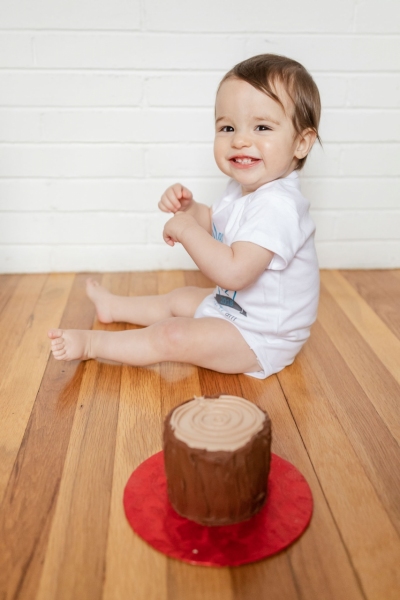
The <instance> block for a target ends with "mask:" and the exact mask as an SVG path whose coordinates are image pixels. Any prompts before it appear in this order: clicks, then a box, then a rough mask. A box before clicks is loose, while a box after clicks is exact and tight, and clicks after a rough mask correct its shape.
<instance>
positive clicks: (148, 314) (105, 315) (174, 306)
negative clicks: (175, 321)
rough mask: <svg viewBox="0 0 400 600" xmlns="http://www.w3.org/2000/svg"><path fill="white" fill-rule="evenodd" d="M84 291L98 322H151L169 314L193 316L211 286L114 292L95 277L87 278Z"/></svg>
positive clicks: (137, 323)
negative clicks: (163, 291) (162, 291)
mask: <svg viewBox="0 0 400 600" xmlns="http://www.w3.org/2000/svg"><path fill="white" fill-rule="evenodd" d="M86 291H87V295H88V296H89V298H90V299H91V300H92V302H93V303H94V304H95V306H96V311H97V318H98V319H99V321H101V323H113V322H123V323H134V324H135V325H152V324H153V323H157V322H158V321H162V320H164V319H168V318H169V317H193V315H194V313H195V311H196V308H197V307H198V306H199V304H200V303H201V302H202V301H203V299H204V298H205V297H206V296H208V294H211V292H212V289H206V288H197V287H183V288H178V289H176V290H173V291H172V292H170V293H169V294H163V295H160V296H116V295H115V294H111V292H109V291H108V290H106V288H104V287H103V286H101V285H100V284H99V283H98V282H97V281H95V280H94V279H88V280H87V283H86Z"/></svg>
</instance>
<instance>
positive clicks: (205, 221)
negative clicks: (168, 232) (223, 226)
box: [158, 183, 211, 233]
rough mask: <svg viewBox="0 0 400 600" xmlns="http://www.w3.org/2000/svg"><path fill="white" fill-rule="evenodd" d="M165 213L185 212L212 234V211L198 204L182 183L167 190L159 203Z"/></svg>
mask: <svg viewBox="0 0 400 600" xmlns="http://www.w3.org/2000/svg"><path fill="white" fill-rule="evenodd" d="M158 207H159V209H160V210H162V211H163V212H172V213H176V212H178V211H183V212H185V213H187V214H189V215H191V216H192V217H194V219H195V220H196V221H197V223H198V224H199V225H200V226H201V227H203V229H205V230H206V231H208V233H211V209H210V207H208V206H206V205H205V204H201V203H200V202H196V200H194V199H193V195H192V192H191V191H190V190H188V189H187V188H186V187H184V186H183V185H181V184H180V183H175V184H174V185H171V186H170V187H169V188H168V189H166V190H165V192H164V193H163V195H162V196H161V200H160V202H159V203H158Z"/></svg>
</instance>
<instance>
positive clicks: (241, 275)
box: [164, 212, 274, 290]
mask: <svg viewBox="0 0 400 600" xmlns="http://www.w3.org/2000/svg"><path fill="white" fill-rule="evenodd" d="M164 240H165V241H166V242H167V244H169V245H170V246H173V245H174V243H175V242H180V243H181V244H182V246H184V248H185V250H186V251H187V252H188V254H189V255H190V256H191V257H192V259H193V260H194V262H195V263H196V265H197V266H198V267H199V269H200V270H201V271H202V272H203V273H204V274H205V275H207V277H209V278H210V279H211V280H212V281H214V282H215V283H216V284H217V285H219V286H220V287H222V288H224V289H228V290H241V289H243V288H245V287H247V286H248V285H250V284H251V283H253V282H254V281H256V279H258V277H259V276H260V275H261V274H262V273H263V271H265V269H266V268H267V267H268V265H269V263H270V262H271V260H272V257H273V255H274V254H273V252H271V251H270V250H267V249H266V248H263V247H262V246H259V245H258V244H253V243H252V242H235V243H233V244H232V246H227V245H226V244H222V243H221V242H219V241H217V240H215V239H214V238H213V237H211V235H210V234H209V233H207V231H205V230H204V229H203V228H202V227H201V226H199V224H198V223H197V222H196V220H195V219H194V218H193V217H192V216H191V215H189V214H187V213H184V212H178V213H176V214H175V216H174V217H173V218H172V219H170V220H169V221H168V222H167V223H166V225H165V227H164Z"/></svg>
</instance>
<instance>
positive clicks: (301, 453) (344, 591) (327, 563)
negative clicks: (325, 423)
mask: <svg viewBox="0 0 400 600" xmlns="http://www.w3.org/2000/svg"><path fill="white" fill-rule="evenodd" d="M239 379H240V384H241V387H242V390H243V396H244V397H246V398H248V397H250V399H251V400H252V401H253V402H255V403H256V404H258V405H259V406H260V407H261V408H263V409H264V410H266V411H267V412H268V413H269V415H270V417H271V421H272V428H273V451H274V452H276V453H277V454H278V455H279V456H282V457H283V458H285V459H286V460H288V461H289V462H291V463H292V464H294V465H295V466H296V467H297V468H298V469H299V471H300V472H301V473H302V474H303V475H304V477H305V478H306V479H307V482H308V484H309V485H310V487H311V490H312V494H313V499H314V512H313V517H312V520H311V523H310V526H309V528H308V529H307V531H306V532H305V533H304V535H303V536H302V537H301V538H300V539H299V540H298V541H297V542H295V543H294V545H293V546H291V547H290V548H288V550H287V551H286V553H285V554H286V557H287V560H288V562H289V566H290V573H291V578H292V579H293V580H294V587H295V589H296V593H299V596H300V597H301V598H303V597H304V594H306V597H307V600H312V599H314V598H315V600H319V599H320V598H324V600H327V599H328V598H329V599H330V598H331V599H332V600H336V599H337V598H351V599H352V600H353V599H356V598H357V599H358V598H360V599H361V598H363V594H362V590H361V588H360V585H359V582H358V580H357V576H356V573H355V572H354V569H353V567H352V564H351V562H350V561H349V557H348V554H347V552H346V548H345V547H344V545H343V541H342V539H341V536H340V533H339V531H338V529H337V526H336V523H335V520H334V518H333V516H332V514H331V511H330V508H329V506H328V504H327V502H326V499H325V497H324V491H323V489H322V488H321V484H320V482H319V480H318V477H317V475H316V473H315V470H314V467H313V464H312V461H311V460H310V457H309V454H308V451H307V449H306V448H305V446H304V441H303V439H302V437H301V435H300V433H299V430H298V428H297V424H296V422H295V421H294V419H293V415H292V413H291V411H290V408H289V406H288V403H287V400H286V398H285V396H284V393H283V391H282V387H281V385H280V383H279V379H278V377H277V376H273V377H270V378H268V379H267V380H265V381H260V380H257V379H254V378H250V377H247V376H245V375H242V376H240V378H239ZM333 566H334V568H332V567H333ZM338 574H340V576H338ZM276 589H277V591H276V597H277V600H278V599H279V598H280V596H279V590H280V589H281V584H280V583H279V585H278V586H277V588H276ZM283 597H284V598H286V596H283Z"/></svg>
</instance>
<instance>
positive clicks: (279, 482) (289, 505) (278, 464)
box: [124, 452, 313, 567]
mask: <svg viewBox="0 0 400 600" xmlns="http://www.w3.org/2000/svg"><path fill="white" fill-rule="evenodd" d="M124 508H125V514H126V517H127V519H128V521H129V523H130V525H131V527H132V529H133V530H134V531H135V532H136V533H137V534H138V535H140V537H141V538H143V539H144V540H145V541H146V542H148V543H149V544H150V545H151V546H153V548H155V549H156V550H159V551H160V552H162V553H163V554H166V555H167V556H171V557H172V558H177V559H179V560H183V561H185V562H188V563H191V564H195V565H203V566H220V567H223V566H238V565H242V564H246V563H250V562H254V561H257V560H261V559H262V558H266V557H267V556H272V555H273V554H276V553H277V552H280V551H281V550H283V549H284V548H286V547H287V546H288V545H289V544H291V543H292V542H294V541H295V540H296V539H297V538H298V537H299V536H300V535H301V534H302V533H303V531H304V530H305V529H306V528H307V526H308V524H309V522H310V519H311V515H312V508H313V500H312V495H311V490H310V488H309V486H308V484H307V482H306V480H305V479H304V477H303V475H302V474H301V473H300V472H299V471H298V470H297V469H296V468H295V467H294V466H293V465H292V464H291V463H289V462H287V461H286V460H284V459H283V458H280V457H279V456H277V455H276V454H272V456H271V470H270V474H269V478H268V497H267V501H266V503H265V505H264V507H263V508H262V509H261V511H260V512H259V513H258V514H257V515H255V516H254V517H252V518H251V519H249V520H248V521H243V522H242V523H236V524H235V525H223V526H216V527H206V526H204V525H199V524H198V523H195V522H194V521H189V519H185V518H184V517H181V516H180V515H178V514H177V513H176V512H175V511H174V509H173V508H172V506H171V505H170V503H169V500H168V496H167V481H166V477H165V472H164V456H163V452H158V453H157V454H154V455H153V456H151V457H150V458H148V459H147V460H145V461H144V462H143V463H142V464H141V465H139V467H138V468H137V469H136V470H135V471H134V472H133V473H132V475H131V477H130V478H129V481H128V483H127V485H126V487H125V492H124Z"/></svg>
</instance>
